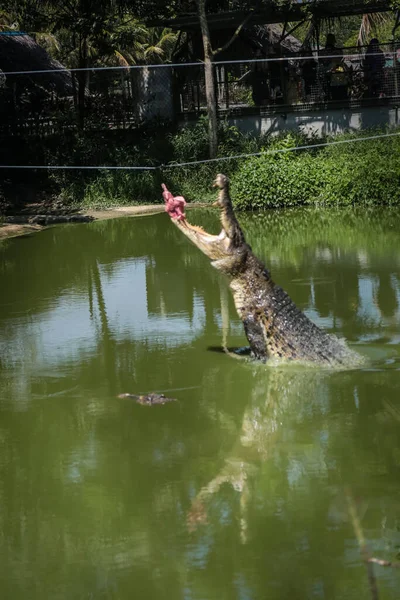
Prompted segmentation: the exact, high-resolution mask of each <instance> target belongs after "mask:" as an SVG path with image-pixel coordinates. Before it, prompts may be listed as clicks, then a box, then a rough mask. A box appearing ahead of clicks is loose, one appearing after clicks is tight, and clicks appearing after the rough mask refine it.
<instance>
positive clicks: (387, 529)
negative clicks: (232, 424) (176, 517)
mask: <svg viewBox="0 0 400 600" xmlns="http://www.w3.org/2000/svg"><path fill="white" fill-rule="evenodd" d="M267 371H268V374H267V373H266V372H265V371H264V372H263V373H260V370H259V369H258V370H254V374H253V377H254V385H253V387H252V395H251V399H250V400H249V402H248V403H247V405H246V407H245V410H244V413H243V421H242V425H241V427H240V428H239V429H238V432H237V435H236V441H235V442H234V443H233V446H232V448H231V450H230V451H227V452H226V455H225V460H224V462H223V463H222V465H221V466H220V467H219V468H216V469H215V472H214V474H212V475H211V476H210V478H209V479H206V481H205V482H203V485H202V486H201V487H200V488H198V491H197V494H196V496H195V497H194V498H193V500H192V504H191V508H190V511H189V512H188V518H187V525H188V529H189V531H190V532H192V534H193V535H196V538H197V539H198V544H199V545H201V544H202V543H205V542H204V541H203V540H204V538H206V539H207V538H209V537H211V538H213V539H214V540H215V546H216V547H218V544H219V542H220V540H221V539H225V537H226V535H228V534H225V535H224V534H223V533H222V531H223V530H227V529H229V531H230V533H231V534H232V532H231V529H235V531H236V540H238V539H240V542H241V543H242V544H249V552H248V553H244V554H239V553H238V557H239V559H238V562H237V563H236V564H235V572H241V573H243V575H244V576H245V579H246V580H247V582H248V584H249V585H250V586H251V583H253V585H255V586H257V584H259V583H260V582H257V581H253V582H251V578H250V580H249V579H247V577H246V575H245V574H246V573H248V572H249V571H248V570H249V568H250V566H252V568H253V569H255V570H258V569H260V570H261V572H263V573H264V572H265V573H268V589H269V590H270V589H274V588H276V590H277V593H276V597H277V598H280V597H288V596H285V593H289V592H293V593H295V596H294V597H299V598H306V597H310V596H311V595H312V594H311V592H312V589H313V586H315V585H317V582H319V583H320V585H322V589H323V597H327V598H336V597H342V595H343V594H344V593H345V590H346V586H348V585H349V584H350V583H351V586H352V589H353V590H357V588H360V589H361V588H364V585H365V580H364V578H365V574H364V570H363V569H362V567H361V557H360V555H359V548H358V544H357V541H356V539H355V538H354V533H353V530H352V527H351V524H350V522H349V521H350V519H349V515H348V511H347V505H346V500H345V497H344V488H345V486H350V487H351V489H353V490H354V491H355V493H356V496H357V498H358V499H359V500H358V501H359V511H360V516H361V517H362V519H363V527H364V530H365V533H366V535H367V537H368V539H369V544H370V547H371V548H372V549H373V550H374V549H375V550H377V549H378V550H380V551H382V550H381V549H382V548H383V547H385V550H384V552H386V554H385V556H386V557H387V559H388V560H393V559H394V558H395V556H396V552H397V544H398V540H399V536H398V533H396V531H397V528H398V523H399V517H400V513H399V510H398V505H397V501H396V498H397V496H398V493H399V490H400V488H399V485H398V483H395V481H397V478H396V477H395V476H394V471H393V469H394V470H395V471H396V470H397V466H396V465H397V462H398V452H399V442H398V422H399V421H400V416H399V415H400V410H399V407H397V408H396V406H394V405H393V403H391V402H389V403H388V406H386V403H383V404H382V402H381V401H380V400H378V401H376V402H374V401H373V399H372V398H371V393H370V389H371V385H372V386H376V388H378V389H379V388H380V387H381V390H385V392H382V391H381V392H379V393H380V394H382V393H384V394H387V395H390V394H392V393H393V391H394V387H395V385H396V379H397V376H395V377H390V376H388V373H387V372H382V373H376V374H374V375H371V376H370V377H369V378H368V381H365V375H364V374H361V373H360V374H359V375H357V376H356V377H354V375H353V374H351V373H344V372H336V373H335V372H329V371H325V372H324V371H321V370H319V371H318V370H315V371H312V370H306V369H303V370H300V369H297V370H294V369H291V368H271V369H268V370H267ZM388 380H390V383H389V385H388ZM393 386H394V387H393ZM392 387H393V389H392ZM393 412H394V413H395V414H394V417H393V414H392V413H393ZM387 427H388V428H389V429H388V430H387V429H386V428H387ZM387 433H388V434H389V439H387V438H386V435H387ZM383 440H385V444H384V446H385V450H384V451H382V450H383V449H382V446H381V444H382V441H383ZM227 506H229V516H227V510H228V508H227ZM233 524H234V525H233ZM396 540H397V541H396ZM234 545H235V542H234V541H233V537H231V539H230V546H231V547H233V546H234ZM346 548H347V550H345V549H346ZM212 555H213V552H212V551H211V550H210V559H211V556H212ZM252 561H255V563H253V562H252ZM348 562H351V563H353V564H354V562H355V563H357V562H358V563H359V564H360V569H359V571H358V572H354V570H352V573H349V572H348V570H347V571H346V569H345V566H346V565H347V564H348ZM288 565H290V573H291V576H290V581H288V580H287V578H286V574H287V569H288V568H289V567H288ZM339 565H342V567H341V568H340V569H339ZM236 570H237V571H236ZM338 570H340V576H338V575H337V573H338ZM250 572H251V569H250ZM389 579H392V581H394V583H395V585H397V584H398V574H397V573H391V574H390V576H389ZM396 580H397V584H396ZM386 583H387V582H386ZM271 586H272V587H271ZM260 591H261V590H260V589H257V587H256V588H254V589H252V594H253V595H254V597H257V593H258V592H260ZM321 593H322V592H321ZM271 597H275V596H271ZM349 597H351V598H353V596H352V595H350V596H349ZM356 597H358V596H357V592H356V591H355V595H354V598H356ZM390 597H392V596H390ZM393 597H395V596H393Z"/></svg>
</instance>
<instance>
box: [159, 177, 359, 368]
mask: <svg viewBox="0 0 400 600" xmlns="http://www.w3.org/2000/svg"><path fill="white" fill-rule="evenodd" d="M214 186H215V187H217V188H219V190H220V191H219V194H218V200H217V201H216V202H215V204H214V205H216V206H218V207H219V208H220V209H221V223H222V230H221V233H220V234H219V235H211V234H209V233H207V232H206V231H204V230H203V229H202V228H201V227H196V226H194V225H191V224H190V223H189V222H188V220H187V219H186V217H182V216H181V215H180V216H179V218H177V216H176V214H175V212H173V211H171V210H170V209H169V205H168V204H167V205H166V211H167V213H168V214H169V215H170V217H171V220H172V222H173V223H174V224H175V225H176V227H178V229H179V230H180V231H181V232H182V233H183V234H184V235H185V236H186V237H187V238H189V240H190V241H191V242H193V243H194V244H195V245H196V246H197V247H198V248H199V249H200V250H201V251H202V252H203V253H204V254H205V255H206V256H208V257H209V258H210V259H211V261H212V262H211V264H212V266H213V267H215V268H216V269H218V270H219V271H221V272H222V273H224V274H225V275H227V276H228V277H229V279H230V283H229V287H230V289H231V291H232V293H233V298H234V301H235V306H236V310H237V312H238V315H239V317H240V318H241V320H242V322H243V326H244V330H245V334H246V337H247V339H248V341H249V343H250V348H251V351H252V355H253V356H254V357H255V358H257V359H260V360H263V361H265V360H267V359H268V358H277V359H286V360H295V361H300V362H306V363H317V364H326V365H334V366H353V365H355V364H358V363H359V362H361V360H362V359H361V357H360V356H359V355H358V354H356V353H355V352H353V351H352V350H350V349H349V348H348V347H347V346H346V344H345V343H344V342H343V341H342V340H339V339H337V338H336V337H335V336H333V335H328V334H327V333H325V332H324V331H322V330H321V329H319V327H317V325H315V324H314V323H313V322H312V321H310V319H308V317H307V316H306V315H305V314H304V313H302V312H301V311H300V310H299V309H298V308H297V306H296V305H295V304H294V302H293V301H292V299H291V298H290V297H289V296H288V294H287V293H286V292H285V291H284V290H283V289H282V288H281V287H279V286H278V285H276V284H275V283H274V281H273V280H272V278H271V275H270V273H269V271H268V269H267V268H266V267H265V265H264V264H263V263H262V261H261V260H259V259H258V258H257V257H256V256H255V255H254V254H253V252H252V250H251V248H250V246H249V245H248V244H247V243H246V240H245V237H244V234H243V231H242V229H241V227H240V225H239V223H238V221H237V219H236V216H235V213H234V211H233V207H232V202H231V198H230V194H229V179H228V178H227V177H226V176H225V175H221V174H220V175H217V177H216V179H215V182H214ZM165 189H166V188H165Z"/></svg>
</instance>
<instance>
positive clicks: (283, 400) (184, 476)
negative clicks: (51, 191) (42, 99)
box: [0, 209, 400, 600]
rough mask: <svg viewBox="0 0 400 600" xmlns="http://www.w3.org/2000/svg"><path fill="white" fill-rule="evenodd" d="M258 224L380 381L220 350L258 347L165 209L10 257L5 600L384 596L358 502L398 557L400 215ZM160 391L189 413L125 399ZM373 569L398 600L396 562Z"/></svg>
mask: <svg viewBox="0 0 400 600" xmlns="http://www.w3.org/2000/svg"><path fill="white" fill-rule="evenodd" d="M189 216H190V220H191V221H193V222H198V223H202V224H203V225H204V227H205V228H206V229H207V230H212V229H214V230H215V231H217V230H218V218H217V214H216V213H215V212H213V211H212V210H211V209H210V210H209V211H207V210H202V211H201V210H197V211H192V212H191V213H190V215H189ZM240 221H241V223H242V225H243V229H244V231H245V232H246V235H247V238H248V241H249V242H250V244H251V245H252V247H253V250H254V251H255V253H256V254H257V255H258V256H259V257H260V258H263V259H264V260H265V262H266V264H267V265H268V266H269V268H270V269H271V271H272V275H273V277H274V279H275V280H276V281H277V282H278V283H279V284H280V285H282V286H283V287H284V288H285V289H286V290H287V291H288V292H289V294H290V295H291V297H292V298H293V300H294V301H295V302H296V303H297V305H298V306H299V307H300V308H301V309H303V310H304V311H305V312H306V313H307V314H308V315H309V316H310V317H311V318H312V319H313V320H314V321H315V322H316V323H317V324H318V325H320V326H321V327H324V328H325V329H327V330H328V331H330V332H334V333H336V334H337V335H338V336H341V337H345V338H346V339H347V340H348V343H349V344H350V345H351V346H352V347H353V348H354V349H356V350H358V351H359V352H360V353H361V354H363V355H364V356H365V357H366V362H365V365H363V367H362V368H358V369H355V370H351V371H334V370H329V369H319V368H314V369H311V368H306V367H296V368H294V367H290V366H289V367H288V366H279V367H271V366H270V367H269V366H268V365H263V364H255V363H252V362H249V361H246V360H245V361H242V360H235V359H233V358H231V357H230V356H227V355H225V354H224V353H222V352H221V351H220V348H221V345H222V340H223V338H224V336H225V335H227V339H228V343H229V346H233V347H234V346H241V345H245V344H246V339H245V337H244V335H243V330H242V326H241V323H240V321H239V320H238V318H237V316H236V313H235V310H234V307H233V302H232V299H231V296H230V294H229V293H228V292H227V286H226V282H225V281H224V279H223V278H222V277H221V276H220V275H219V273H218V272H217V271H216V270H214V269H213V268H212V267H211V266H210V263H209V261H208V259H207V258H206V257H204V256H203V255H202V254H201V253H200V251H199V250H197V249H196V248H195V247H194V246H191V245H190V243H189V242H188V241H187V240H186V239H185V238H184V237H183V236H182V235H181V234H180V232H179V231H177V230H176V228H175V227H173V226H172V225H171V224H170V223H169V219H168V217H167V216H166V215H165V214H161V215H157V216H151V217H150V216H146V217H141V218H134V219H129V218H123V219H117V220H110V221H103V222H94V223H91V224H89V225H67V226H59V227H54V228H50V229H47V230H45V231H43V232H41V233H39V234H35V235H33V236H30V237H24V238H19V239H14V240H9V241H8V242H5V243H3V244H1V245H0V290H1V295H0V507H1V510H0V590H1V597H2V598H5V599H13V600H20V599H21V600H22V599H23V600H25V599H27V598H29V600H36V599H37V600H43V599H45V598H51V599H52V600H58V599H60V600H61V599H62V600H64V599H70V598H74V599H86V598H87V599H89V598H95V599H96V600H97V599H103V598H104V599H118V600H125V599H130V598H140V599H141V600H146V599H157V600H158V599H162V598H166V599H167V598H168V599H170V598H173V599H177V598H182V599H185V600H186V599H187V600H197V599H198V600H214V599H215V600H221V599H228V600H230V599H235V600H236V599H237V600H253V599H254V600H256V599H257V600H258V599H264V598H268V599H269V600H275V599H277V600H278V599H279V600H281V599H282V598H290V599H291V600H293V599H296V598H298V599H301V600H303V599H305V598H324V599H337V598H346V599H349V600H353V599H354V600H359V599H360V598H368V597H370V592H369V588H368V578H367V574H366V569H365V566H364V564H363V562H362V559H361V554H360V548H359V545H358V542H357V539H356V536H355V532H354V529H353V524H352V521H351V519H350V517H349V509H348V504H347V500H346V498H347V496H349V497H351V498H353V502H354V506H355V508H356V511H357V514H358V516H359V519H360V523H361V526H362V529H363V532H364V535H365V537H366V540H367V543H368V547H369V550H370V552H371V554H372V555H374V556H377V557H379V558H382V559H387V560H399V556H400V400H399V369H400V352H399V344H400V312H399V310H400V255H399V252H398V247H399V231H400V213H398V212H397V211H394V210H389V209H385V210H377V209H374V210H373V209H371V210H363V211H359V212H357V211H354V210H324V211H319V210H314V209H310V210H292V211H281V212H267V213H264V214H262V215H243V216H242V217H241V218H240ZM226 306H227V308H226ZM226 310H228V311H229V317H230V319H229V321H230V323H229V331H226V329H227V320H226V317H225V316H224V315H225V314H226ZM150 391H160V392H165V393H166V394H167V395H168V396H172V397H174V398H176V399H177V401H176V402H172V403H169V404H164V405H161V406H153V407H147V406H141V405H138V404H136V403H135V402H133V401H132V400H129V399H119V398H117V396H118V394H121V393H123V392H131V393H145V392H150ZM374 572H375V576H376V578H377V582H378V587H379V591H380V597H381V598H387V599H394V598H398V590H399V586H400V571H399V570H396V569H391V568H384V567H379V566H375V567H374Z"/></svg>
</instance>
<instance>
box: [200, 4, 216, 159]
mask: <svg viewBox="0 0 400 600" xmlns="http://www.w3.org/2000/svg"><path fill="white" fill-rule="evenodd" d="M197 6H198V10H199V19H200V27H201V34H202V37H203V47H204V75H205V82H206V101H207V115H208V135H209V148H210V158H215V157H216V156H217V149H218V120H217V102H216V98H215V73H214V65H213V58H214V57H213V51H212V48H211V40H210V31H209V29H208V23H207V16H206V0H197Z"/></svg>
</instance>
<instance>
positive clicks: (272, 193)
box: [232, 132, 400, 210]
mask: <svg viewBox="0 0 400 600" xmlns="http://www.w3.org/2000/svg"><path fill="white" fill-rule="evenodd" d="M362 135H363V136H367V135H368V134H367V133H366V132H364V133H363V134H362ZM351 137H352V136H348V135H347V136H340V137H336V138H335V140H336V141H338V140H343V139H348V138H349V139H351ZM357 137H359V135H358V136H357ZM279 144H280V147H283V148H284V147H285V144H286V147H290V146H291V145H292V144H293V139H292V136H288V139H286V141H285V140H283V141H282V140H281V141H280V142H278V143H277V144H275V145H274V144H272V145H271V146H270V149H275V148H277V147H278V148H279ZM399 152H400V139H399V138H398V137H394V138H386V139H381V140H368V141H365V142H356V143H349V144H339V145H331V146H327V147H323V148H321V149H318V151H317V152H315V151H313V152H310V151H302V152H297V153H287V154H275V155H274V154H265V155H264V156H261V157H260V158H251V159H248V160H246V162H245V163H244V164H243V165H242V166H241V168H240V169H239V170H238V172H237V173H236V174H235V175H234V177H233V180H232V186H233V196H234V201H235V204H236V207H237V208H238V209H239V210H255V209H263V208H276V207H283V206H288V207H289V206H301V205H308V204H314V203H318V204H329V205H332V204H340V205H348V204H363V205H368V204H398V203H399V202H400V185H399V184H400V161H399V158H398V157H399Z"/></svg>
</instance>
